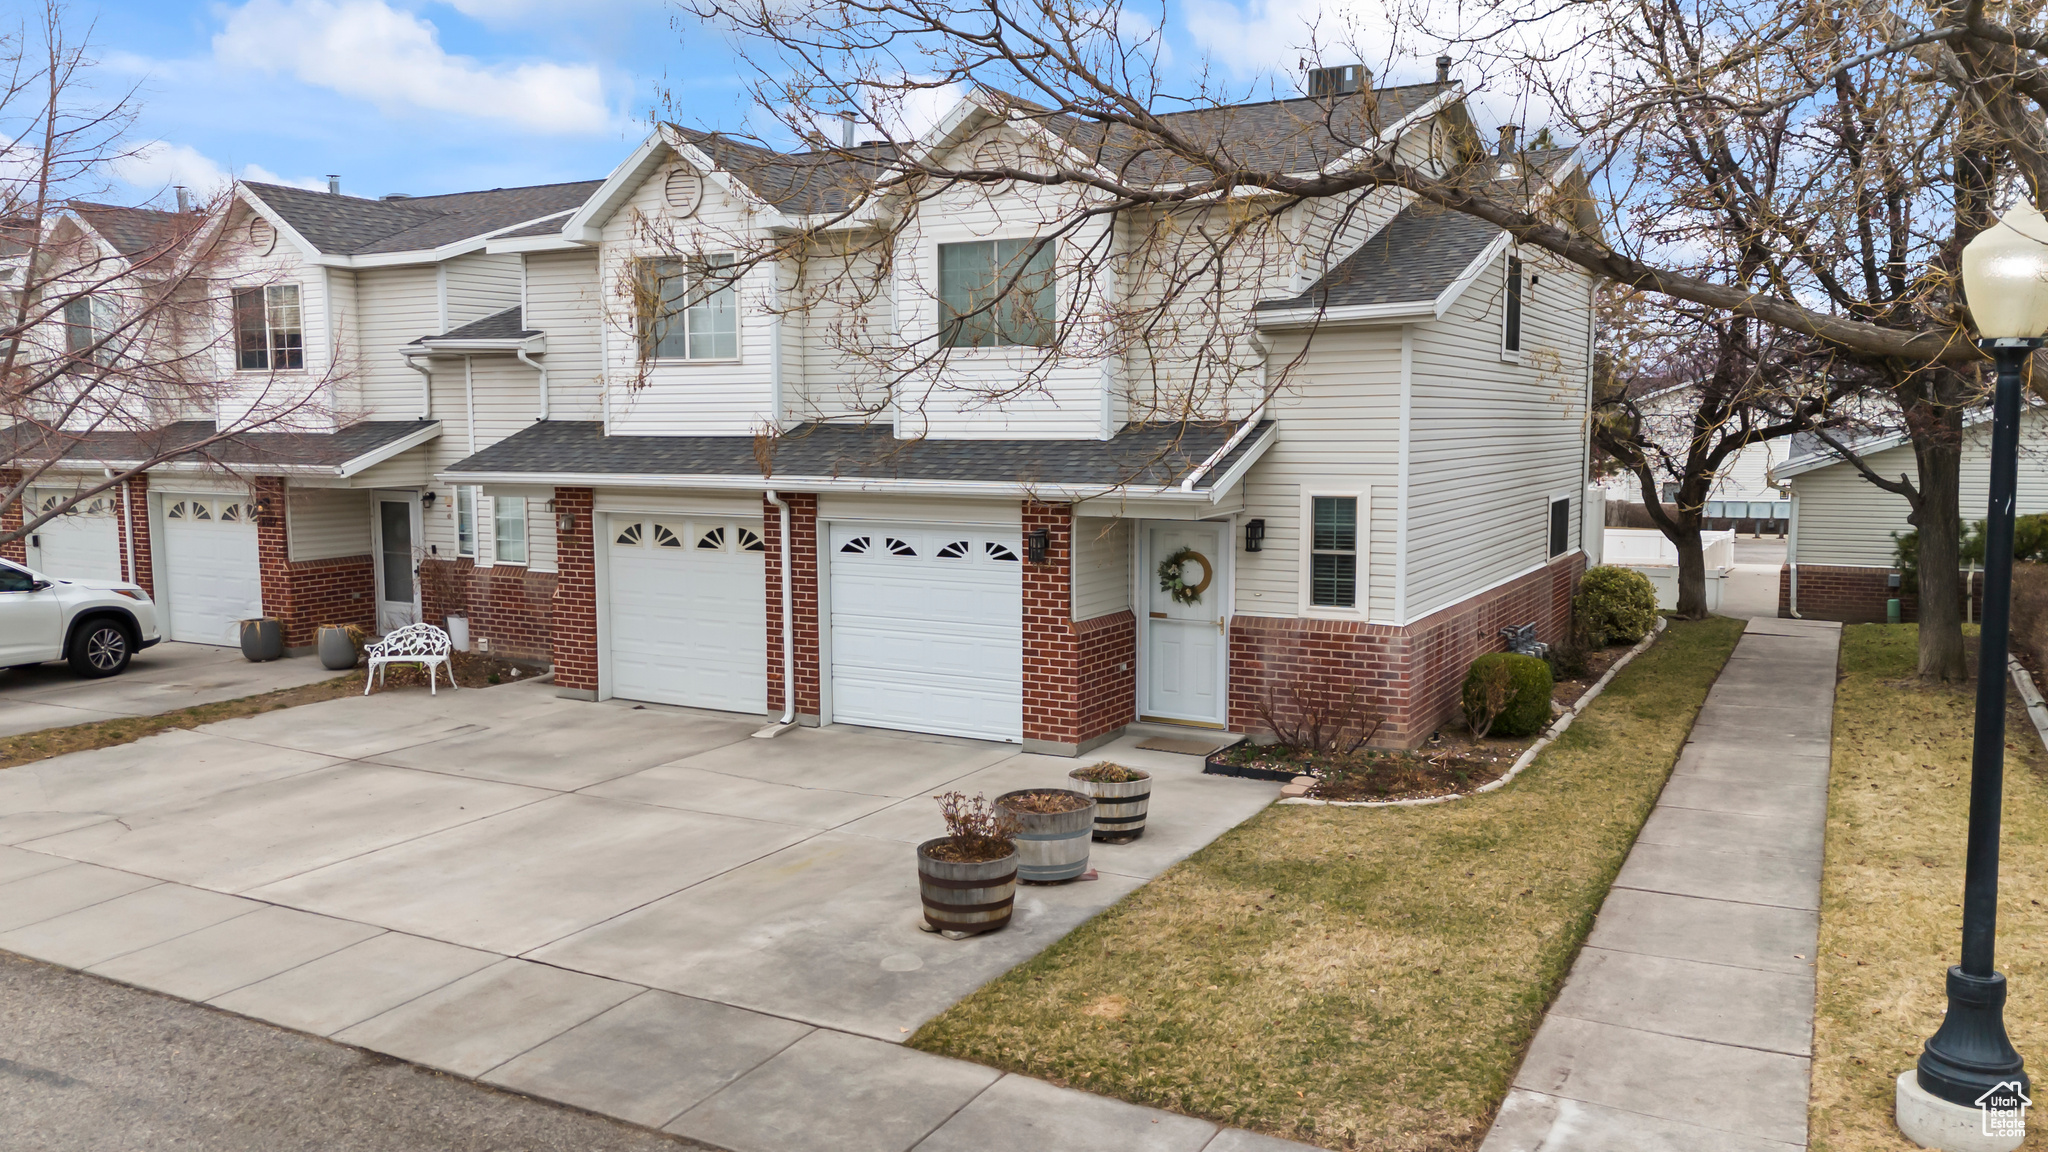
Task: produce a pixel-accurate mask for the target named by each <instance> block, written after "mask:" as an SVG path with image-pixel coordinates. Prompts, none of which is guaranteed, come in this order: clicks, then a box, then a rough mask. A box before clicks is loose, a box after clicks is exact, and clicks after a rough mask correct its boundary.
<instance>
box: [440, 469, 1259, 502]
mask: <svg viewBox="0 0 2048 1152" xmlns="http://www.w3.org/2000/svg"><path fill="white" fill-rule="evenodd" d="M1230 471H1231V472H1232V473H1235V472H1237V471H1238V468H1237V467H1236V466H1233V467H1232V468H1231V470H1230ZM434 479H435V480H436V481H438V482H440V483H443V484H501V485H506V486H508V487H519V486H521V485H524V486H527V487H535V488H545V487H554V486H560V487H564V488H683V489H716V490H723V491H727V492H731V491H735V490H738V491H743V492H759V491H763V490H764V489H763V487H762V482H761V478H760V477H759V476H737V475H731V474H726V475H706V476H677V475H675V474H673V473H668V474H663V473H628V472H442V473H438V474H436V475H435V477H434ZM775 486H776V488H778V489H780V490H782V491H784V492H882V493H902V494H906V495H918V496H987V497H995V498H999V499H1005V500H1012V499H1021V498H1025V497H1033V498H1036V499H1040V500H1047V501H1048V502H1050V503H1061V504H1064V503H1074V502H1078V501H1082V500H1098V499H1101V498H1102V497H1104V496H1108V495H1111V494H1112V493H1119V492H1120V493H1122V494H1123V495H1124V496H1126V497H1129V498H1131V499H1139V500H1174V501H1185V502H1187V503H1190V504H1214V503H1216V501H1217V500H1218V499H1220V495H1218V494H1212V491H1211V490H1203V491H1199V492H1185V491H1182V490H1181V488H1180V487H1179V486H1178V485H1175V486H1172V487H1166V488H1130V487H1124V488H1118V487H1115V486H1104V485H1089V486H1087V487H1080V486H1076V485H1066V484H1019V483H1012V482H1008V481H1005V482H1000V483H996V482H988V481H971V480H847V479H840V478H836V477H831V476H801V477H798V476H784V477H780V478H779V479H778V480H777V482H776V485H775Z"/></svg>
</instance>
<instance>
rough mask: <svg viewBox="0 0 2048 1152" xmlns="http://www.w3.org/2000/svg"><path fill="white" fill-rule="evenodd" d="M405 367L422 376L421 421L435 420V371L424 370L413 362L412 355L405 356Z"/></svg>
mask: <svg viewBox="0 0 2048 1152" xmlns="http://www.w3.org/2000/svg"><path fill="white" fill-rule="evenodd" d="M405 366H406V367H407V368H410V369H412V370H413V371H415V372H417V373H419V374H420V419H422V420H431V419H433V418H434V370H433V369H432V368H422V367H420V366H419V365H417V364H415V363H413V362H412V353H410V352H408V353H406V354H405Z"/></svg>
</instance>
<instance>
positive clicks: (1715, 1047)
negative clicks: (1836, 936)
mask: <svg viewBox="0 0 2048 1152" xmlns="http://www.w3.org/2000/svg"><path fill="white" fill-rule="evenodd" d="M1840 644H1841V625H1839V624H1834V623H1827V622H1821V621H1801V620H1777V619H1764V618H1758V619H1752V620H1751V621H1750V623H1749V628H1748V630H1747V632H1745V633H1744V635H1743V637H1742V641H1741V642H1740V643H1739V644H1738V645H1737V646H1736V649H1735V653H1734V655H1733V656H1732V657H1730V659H1729V661H1728V666H1727V667H1726V668H1725V669H1724V670H1723V671H1722V673H1721V677H1720V679H1719V680H1718V681H1717V682H1716V683H1715V685H1714V688H1713V691H1712V692H1710V693H1709V694H1708V696H1707V702H1706V705H1705V706H1704V707H1703V708H1702V709H1701V710H1700V716H1699V721H1698V723H1697V724H1695V725H1694V727H1693V731H1692V736H1691V739H1690V741H1689V742H1688V743H1687V744H1686V746H1685V748H1684V750H1683V751H1682V752H1681V753H1680V755H1679V758H1678V764H1677V766H1676V767H1675V768H1674V769H1673V771H1672V775H1671V779H1670V782H1669V783H1667V784H1666V785H1665V787H1664V793H1663V795H1662V796H1661V797H1660V798H1659V800H1658V802H1657V807H1656V810H1655V811H1654V812H1652V813H1651V814H1650V819H1649V821H1648V822H1647V823H1645V824H1644V826H1643V831H1642V834H1641V835H1640V836H1638V837H1637V839H1636V844H1635V848H1634V850H1633V851H1631V852H1630V853H1629V856H1628V861H1627V863H1626V864H1624V865H1623V867H1622V870H1621V875H1620V877H1619V878H1618V879H1617V880H1616V882H1615V885H1614V889H1613V891H1612V892H1610V893H1609V894H1608V897H1607V901H1606V903H1605V904H1604V905H1603V906H1602V907H1601V909H1600V919H1599V922H1598V924H1597V925H1596V926H1595V927H1594V929H1593V933H1592V935H1591V936H1590V937H1589V938H1588V939H1587V942H1586V947H1585V949H1584V951H1582V952H1581V953H1580V954H1579V958H1578V962H1577V963H1576V964H1574V965H1573V967H1572V972H1571V976H1570V978H1569V979H1568V980H1567V981H1566V983H1565V987H1564V990H1563V991H1562V992H1561V993H1560V994H1559V995H1558V999H1557V1002H1556V1003H1555V1004H1553V1005H1552V1006H1551V1009H1550V1014H1549V1015H1548V1016H1547V1017H1546V1018H1545V1019H1544V1022H1543V1026H1542V1027H1541V1028H1540V1029H1539V1030H1538V1031H1537V1033H1536V1039H1535V1041H1534V1042H1533V1043H1532V1044H1531V1046H1530V1049H1529V1055H1528V1057H1527V1058H1526V1059H1525V1060H1524V1061H1523V1063H1522V1068H1521V1070H1520V1072H1519V1073H1518V1074H1517V1075H1516V1077H1515V1081H1514V1087H1513V1088H1512V1089H1511V1090H1510V1091H1509V1093H1508V1097H1507V1100H1506V1101H1505V1102H1504V1103H1503V1104H1502V1105H1501V1111H1500V1115H1499V1117H1498V1118H1497V1119H1496V1120H1495V1121H1494V1126H1493V1130H1492V1131H1491V1132H1490V1133H1488V1135H1487V1138H1486V1141H1485V1143H1484V1144H1482V1145H1481V1146H1480V1147H1481V1152H1536V1150H1538V1149H1542V1150H1544V1152H1555V1150H1560V1149H1570V1150H1571V1152H1667V1150H1668V1152H1681V1150H1684V1152H1692V1150H1695V1149H1702V1148H1713V1149H1715V1150H1716V1152H1785V1150H1788V1149H1795V1148H1804V1147H1805V1146H1806V1106H1807V1091H1808V1078H1809V1071H1810V1064H1811V1060H1812V1054H1813V1045H1812V1042H1813V1010H1814V965H1813V959H1814V949H1815V942H1816V939H1817V936H1818V932H1819V917H1820V911H1819V909H1820V877H1821V850H1822V844H1823V841H1824V838H1825V833H1826V828H1827V783H1828V757H1829V742H1830V739H1831V737H1832V731H1833V716H1834V698H1835V666H1836V655H1837V650H1838V648H1839V647H1840Z"/></svg>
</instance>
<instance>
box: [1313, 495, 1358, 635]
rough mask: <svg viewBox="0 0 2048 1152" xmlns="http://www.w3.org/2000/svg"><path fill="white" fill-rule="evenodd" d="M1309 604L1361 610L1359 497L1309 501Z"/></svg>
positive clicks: (1331, 497)
mask: <svg viewBox="0 0 2048 1152" xmlns="http://www.w3.org/2000/svg"><path fill="white" fill-rule="evenodd" d="M1308 589H1309V596H1308V600H1309V603H1310V604H1311V605H1313V606H1315V607H1317V608H1356V607H1357V606H1358V497H1356V496H1313V497H1310V498H1309V574H1308Z"/></svg>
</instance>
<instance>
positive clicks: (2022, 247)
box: [1895, 199, 2048, 1152]
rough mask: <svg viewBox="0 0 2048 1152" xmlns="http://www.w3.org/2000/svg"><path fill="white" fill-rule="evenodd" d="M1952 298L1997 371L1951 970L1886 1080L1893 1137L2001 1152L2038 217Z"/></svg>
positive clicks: (2030, 217)
mask: <svg viewBox="0 0 2048 1152" xmlns="http://www.w3.org/2000/svg"><path fill="white" fill-rule="evenodd" d="M1963 292H1964V294H1965V296H1966V297H1967V299H1968V301H1969V305H1970V315H1971V317H1972V318H1973V319H1974V320H1975V321H1976V324H1977V335H1978V337H1979V340H1978V344H1979V346H1980V347H1982V348H1983V349H1984V350H1985V351H1987V352H1989V353H1991V355H1992V358H1993V359H1994V360H1995V361H1996V363H1997V366H1998V386H1997V390H1996V392H1995V393H1994V394H1993V397H1992V424H1991V500H1990V508H1989V511H1988V514H1987V516H1986V518H1985V522H1984V549H1985V551H1984V614H1983V631H1982V635H1981V639H1980V641H1979V650H1978V661H1977V717H1976V732H1975V737H1976V738H1975V742H1974V745H1973V747H1972V749H1971V755H1970V834H1969V844H1968V847H1967V849H1966V850H1965V851H1966V854H1965V858H1964V875H1963V952H1962V962H1961V963H1960V964H1957V965H1955V966H1954V967H1952V968H1950V969H1949V970H1948V1014H1947V1015H1946V1016H1944V1017H1943V1018H1942V1021H1941V1027H1940V1028H1938V1029H1936V1030H1935V1033H1934V1035H1933V1036H1930V1037H1929V1038H1928V1040H1927V1044H1926V1047H1925V1048H1924V1049H1923V1050H1922V1051H1921V1053H1920V1062H1919V1066H1918V1067H1917V1068H1915V1069H1913V1070H1911V1071H1909V1072H1906V1073H1904V1074H1902V1075H1901V1076H1900V1077H1899V1082H1898V1098H1897V1104H1896V1113H1895V1115H1896V1117H1897V1119H1898V1123H1899V1129H1900V1130H1901V1131H1902V1132H1904V1133H1905V1134H1906V1135H1907V1136H1908V1137H1910V1138H1911V1139H1912V1140H1913V1141H1914V1142H1915V1143H1917V1144H1920V1145H1922V1146H1923V1147H1928V1148H1941V1149H1944V1150H1946V1152H2008V1150H2010V1149H2014V1148H2017V1147H2019V1145H2020V1142H2021V1141H2022V1140H2023V1139H2024V1138H2025V1135H2026V1131H2025V1127H2024V1123H2025V1115H2026V1113H2025V1110H2024V1107H2023V1106H2022V1101H2023V1100H2025V1098H2026V1095H2027V1092H2028V1088H2029V1085H2028V1081H2027V1073H2026V1069H2025V1065H2024V1063H2023V1062H2022V1061H2021V1059H2020V1054H2019V1053H2018V1052H2017V1051H2015V1050H2014V1048H2013V1046H2012V1041H2011V1040H2009V1039H2007V1038H2006V1034H2005V977H2004V976H2003V975H2001V974H2000V973H1999V972H1998V971H1997V969H1996V968H1994V967H1993V966H1992V959H1993V951H1994V945H1995V943H1996V938H1997V929H1998V824H1999V804H2000V802H2001V800H2002V798H2003V794H2004V787H2005V679H2006V676H2005V668H2006V650H2007V646H2006V641H2007V635H2008V631H2009V623H2010V617H2011V609H2012V531H2013V502H2014V499H2015V493H2016V489H2017V488H2018V473H2019V435H2020V383H2021V381H2020V377H2021V375H2022V373H2023V371H2024V370H2025V368H2026V364H2027V358H2028V357H2030V356H2032V355H2033V353H2034V350H2035V349H2037V348H2039V347H2041V345H2042V337H2043V335H2044V334H2048V219H2043V218H2042V216H2041V213H2040V211H2039V210H2038V209H2037V208H2035V206H2034V204H2033V202H2032V201H2031V199H2023V200H2022V201H2021V202H2020V203H2019V204H2017V205H2015V206H2014V207H2013V209H2012V211H2010V212H2008V213H2006V214H2005V216H2004V218H2003V219H2001V220H1999V221H1998V223H1996V224H1993V225H1992V226H1991V227H1990V228H1987V229H1985V230H1984V231H1983V232H1981V233H1979V234H1978V236H1977V237H1976V239H1974V240H1972V241H1970V243H1969V245H1968V246H1967V247H1965V248H1964V249H1963Z"/></svg>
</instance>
